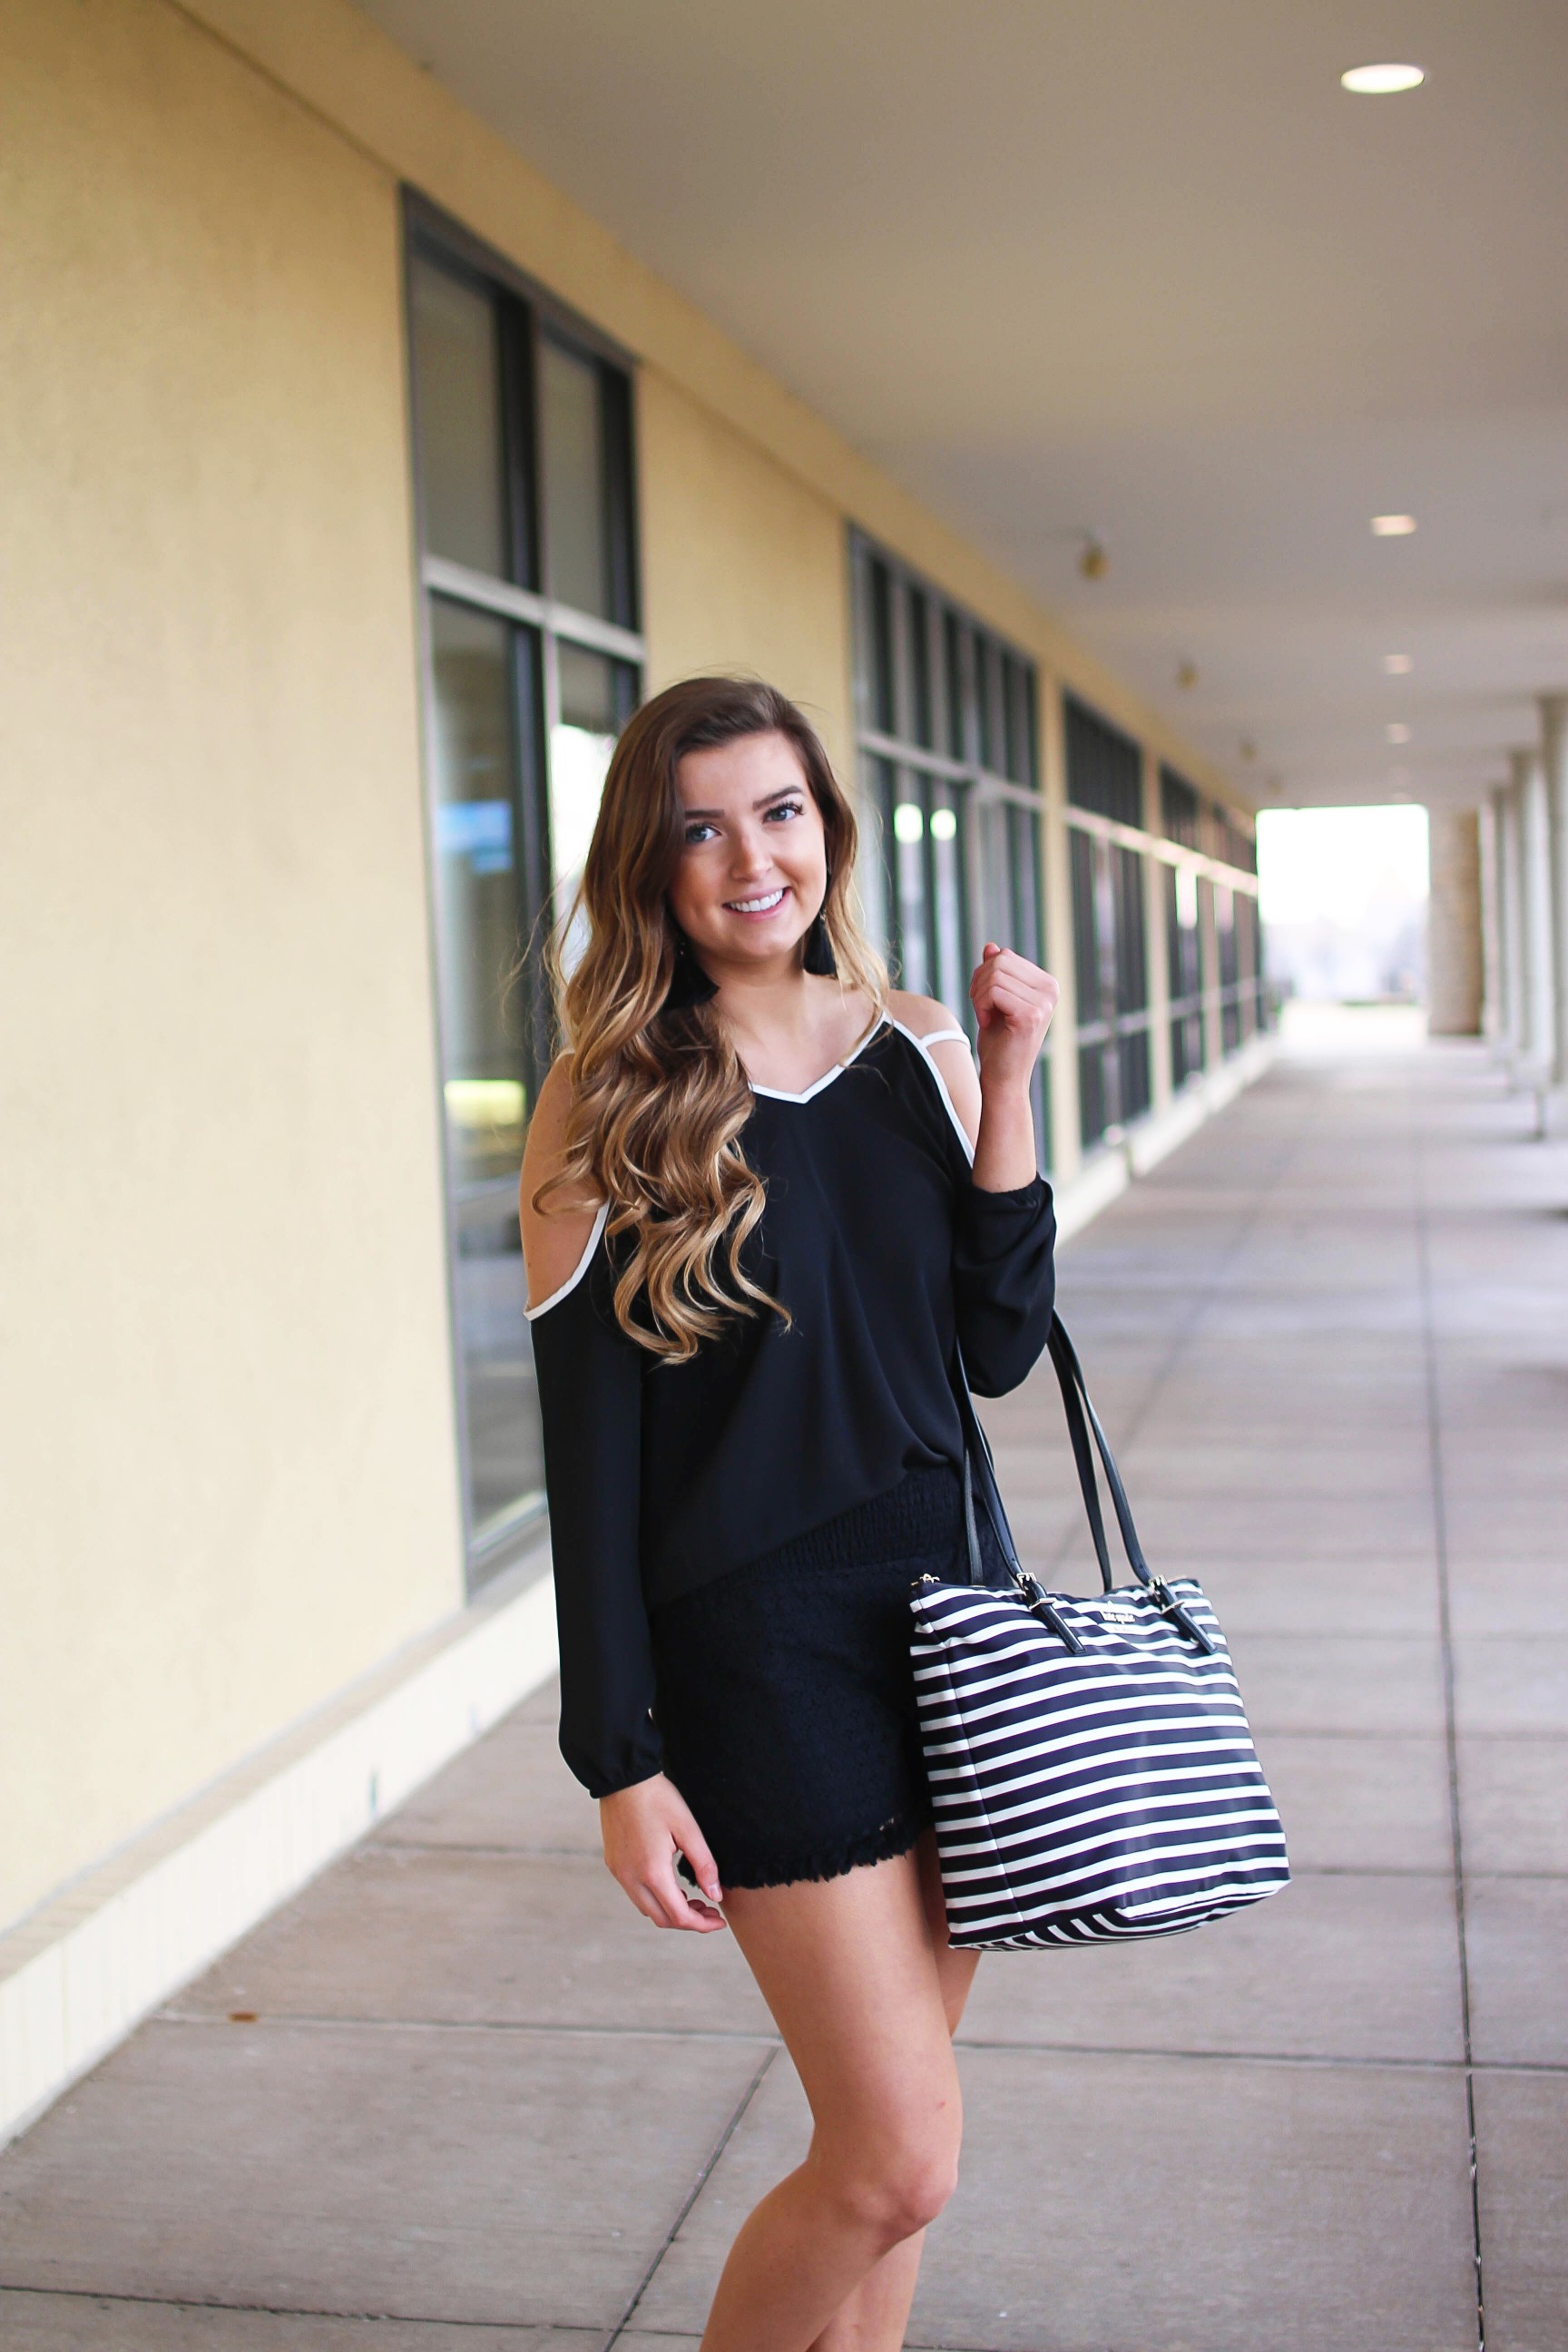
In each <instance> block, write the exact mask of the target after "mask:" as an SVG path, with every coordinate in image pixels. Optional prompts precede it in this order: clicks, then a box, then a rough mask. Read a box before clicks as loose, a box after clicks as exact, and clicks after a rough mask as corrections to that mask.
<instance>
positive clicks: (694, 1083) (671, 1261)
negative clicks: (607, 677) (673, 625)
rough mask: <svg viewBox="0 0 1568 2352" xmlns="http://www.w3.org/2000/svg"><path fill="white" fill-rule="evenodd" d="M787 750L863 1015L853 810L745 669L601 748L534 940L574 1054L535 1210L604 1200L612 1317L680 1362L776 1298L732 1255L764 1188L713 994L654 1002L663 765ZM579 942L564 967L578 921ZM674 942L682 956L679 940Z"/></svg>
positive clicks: (665, 825) (674, 774) (667, 821)
mask: <svg viewBox="0 0 1568 2352" xmlns="http://www.w3.org/2000/svg"><path fill="white" fill-rule="evenodd" d="M769 733H777V734H780V735H783V736H784V737H785V738H787V740H789V742H790V743H791V744H793V745H794V747H795V752H796V754H797V756H798V758H799V760H800V764H801V767H802V769H803V771H804V772H805V781H806V784H807V786H808V787H809V789H810V792H811V796H812V798H813V800H814V801H815V802H816V805H817V808H818V809H819V811H820V812H821V815H822V825H823V832H824V835H826V855H827V874H828V883H827V896H826V900H825V901H824V904H823V908H822V915H823V920H824V923H825V925H826V931H827V937H828V940H830V942H831V944H832V948H833V955H834V961H835V962H836V963H837V968H838V983H839V986H840V987H841V988H843V989H845V990H850V989H860V990H863V991H864V992H865V993H866V995H867V996H868V997H869V998H870V1000H871V1003H872V1004H873V1006H874V1007H875V1008H877V1010H878V1011H880V1010H881V1009H882V1008H883V1007H884V1006H885V1004H886V1003H887V995H888V973H887V967H886V966H885V964H884V963H883V961H882V959H881V958H880V956H879V955H878V953H877V951H876V950H875V949H874V948H873V947H872V946H871V945H870V944H869V942H868V940H867V939H866V937H865V935H864V933H863V932H862V931H861V929H860V926H859V922H858V919H857V916H856V913H855V908H854V900H853V898H852V895H851V879H852V877H853V873H854V867H855V852H856V845H857V831H856V824H855V814H854V811H853V810H852V809H851V807H850V805H849V803H848V800H847V798H846V796H845V794H844V793H843V791H842V789H841V788H840V786H839V783H838V781H837V777H836V776H835V775H834V773H833V770H832V767H831V766H830V764H829V762H828V759H827V754H826V751H824V750H823V748H822V744H821V742H820V741H819V740H818V738H817V735H816V730H814V729H813V728H812V727H811V726H810V724H809V723H808V722H807V720H806V719H805V718H804V717H803V716H802V714H801V712H800V711H799V710H797V709H796V708H795V704H794V703H793V702H791V701H789V700H788V699H787V698H786V697H785V696H784V695H782V694H780V693H779V692H778V691H777V689H776V688H773V687H771V686H764V685H763V683H762V682H761V681H760V680H757V679H750V678H732V677H689V678H685V679H683V680H682V681H681V682H680V684H679V685H677V686H670V687H667V688H665V690H664V692H663V693H662V694H658V695H655V697H654V698H653V700H652V701H651V702H647V703H645V704H644V705H643V707H642V709H640V710H639V711H637V715H636V716H635V717H634V718H633V719H632V720H631V721H630V723H629V725H628V726H627V727H626V731H625V733H624V734H623V735H622V736H621V739H620V740H619V742H618V743H617V744H616V751H615V756H614V757H613V759H612V760H611V761H610V768H609V773H608V775H607V776H606V778H605V790H604V796H603V799H602V800H601V802H600V805H599V815H598V821H597V823H596V824H595V827H594V838H593V841H592V843H591V845H590V846H589V850H588V856H587V859H586V862H585V863H584V868H583V878H582V881H581V884H580V885H579V887H578V889H577V891H576V894H575V896H574V899H573V902H572V905H571V906H570V907H569V908H567V909H566V910H565V912H564V914H563V917H562V919H560V921H559V922H558V923H557V926H556V929H555V930H554V933H553V935H552V940H551V943H550V948H549V950H548V962H549V969H550V973H551V979H552V984H553V986H554V991H555V1002H556V1009H557V1013H558V1015H559V1018H560V1023H561V1028H562V1032H563V1037H564V1041H565V1045H566V1047H567V1050H568V1051H569V1053H570V1055H571V1057H572V1087H573V1091H572V1105H571V1109H570V1111H569V1113H568V1117H567V1121H566V1131H565V1154H564V1159H563V1164H562V1166H561V1168H560V1169H559V1171H557V1173H556V1174H555V1175H553V1176H552V1177H550V1178H549V1179H548V1180H547V1181H546V1182H544V1183H543V1184H542V1185H541V1186H540V1187H539V1190H538V1192H536V1193H535V1195H534V1205H535V1207H536V1208H539V1209H541V1210H546V1211H548V1210H549V1209H550V1208H552V1206H553V1205H556V1199H557V1197H558V1196H559V1195H560V1194H561V1193H563V1192H567V1191H571V1192H573V1193H574V1196H575V1198H576V1199H578V1200H581V1199H582V1198H583V1197H584V1193H585V1192H591V1193H592V1195H593V1196H594V1197H595V1199H597V1200H599V1201H601V1202H607V1203H608V1207H609V1216H608V1219H607V1221H606V1233H607V1234H608V1235H609V1236H611V1237H615V1236H618V1235H621V1234H626V1235H629V1236H630V1247H629V1249H626V1250H625V1251H623V1252H622V1253H620V1254H619V1263H618V1270H617V1276H616V1288H615V1308H616V1317H617V1318H618V1320H619V1322H620V1323H621V1325H622V1328H624V1329H625V1330H626V1332H628V1333H629V1334H630V1336H631V1337H632V1339H635V1340H636V1341H637V1343H638V1345H639V1346H641V1347H643V1348H646V1349H647V1350H648V1352H649V1353H650V1354H651V1355H653V1356H656V1357H659V1358H661V1359H664V1360H667V1361H669V1362H673V1363H684V1362H687V1361H688V1360H689V1359H690V1358H691V1357H692V1356H694V1355H695V1354H696V1352H697V1350H698V1348H699V1347H700V1345H701V1343H702V1342H703V1341H704V1340H705V1339H712V1338H714V1337H715V1336H716V1335H717V1334H718V1333H719V1332H720V1331H721V1329H722V1328H723V1327H724V1325H725V1323H726V1321H727V1320H729V1319H730V1318H732V1317H734V1316H736V1315H741V1316H754V1315H756V1314H759V1313H761V1312H763V1311H766V1310H770V1309H771V1310H772V1311H773V1312H774V1313H775V1314H777V1315H778V1316H780V1318H782V1319H783V1321H784V1323H786V1324H787V1323H788V1321H789V1312H788V1309H787V1308H786V1307H784V1306H783V1305H782V1303H781V1302H780V1301H779V1300H778V1299H776V1298H774V1297H772V1296H771V1294H770V1293H769V1292H767V1291H766V1290H764V1289H763V1288H762V1287H761V1286H760V1285H759V1284H757V1283H756V1282H755V1281H753V1280H752V1277H751V1276H749V1275H748V1274H747V1273H746V1271H745V1268H744V1267H743V1265H742V1263H741V1253H742V1248H743V1246H744V1244H745V1242H746V1240H747V1237H748V1236H749V1235H750V1234H752V1231H753V1230H754V1228H755V1226H756V1224H757V1222H758V1220H759V1219H760V1217H761V1216H762V1213H763V1204H764V1201H765V1198H766V1194H765V1190H764V1187H763V1180H762V1178H761V1177H760V1176H759V1175H758V1174H757V1172H756V1171H755V1170H754V1169H753V1168H752V1167H750V1166H748V1164H747V1161H746V1158H745V1154H744V1153H743V1151H742V1149H741V1130H742V1128H743V1127H744V1126H745V1124H746V1120H747V1118H748V1116H749V1114H750V1112H751V1108H752V1096H751V1091H750V1089H749V1087H748V1086H747V1083H746V1079H745V1076H744V1074H743V1072H742V1067H741V1061H740V1056H739V1055H738V1054H737V1053H736V1051H735V1048H734V1045H733V1044H732V1043H731V1039H730V1037H729V1035H728V1034H727V1033H726V1031H725V1029H724V1026H723V1024H722V1023H721V1020H720V1019H719V1017H718V1014H717V1013H716V1011H715V1009H714V1006H713V1004H712V1003H701V1004H690V1005H686V1006H682V1007H679V1008H677V1009H666V1005H665V999H666V998H667V996H668V993H669V987H670V981H671V978H672V976H673V974H674V971H675V968H676V957H677V953H678V951H679V948H680V946H681V934H680V931H679V927H678V925H677V923H676V919H675V917H674V915H673V914H672V912H671V911H670V907H669V887H670V884H671V883H672V881H673V880H674V878H675V871H676V867H677V866H678V864H679V859H680V855H681V850H682V848H683V846H684V842H685V823H684V814H683V811H682V806H681V800H680V791H679V781H678V771H679V765H680V761H681V760H682V759H683V758H684V757H685V755H686V753H687V752H688V751H706V750H708V749H710V748H711V747H712V746H713V745H715V744H719V743H729V742H733V741H734V740H736V739H737V738H738V737H741V736H744V735H763V734H769ZM584 920H585V923H586V929H587V944H586V946H585V947H584V949H583V951H582V953H581V955H580V956H579V957H578V958H577V960H576V961H575V962H574V963H573V964H572V965H571V968H570V969H568V968H567V954H566V950H567V942H568V940H571V941H572V942H573V944H574V946H575V944H576V942H577V941H579V940H581V938H582V933H583V928H584ZM688 952H689V950H688Z"/></svg>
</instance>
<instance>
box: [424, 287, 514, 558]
mask: <svg viewBox="0 0 1568 2352" xmlns="http://www.w3.org/2000/svg"><path fill="white" fill-rule="evenodd" d="M409 324H410V330H411V332H412V335H413V339H414V381H415V413H416V448H417V457H418V464H419V496H420V504H421V508H422V509H423V520H424V527H425V543H426V547H427V548H428V549H429V550H430V551H431V553H432V554H433V555H444V556H446V557H447V560H448V561H449V562H453V563H467V564H468V565H470V566H471V567H472V569H473V570H474V571H476V572H493V573H495V574H497V575H498V576H502V577H504V575H505V573H506V570H507V565H506V561H505V529H504V521H503V503H502V499H501V480H502V478H501V423H500V349H499V344H498V339H497V332H496V312H495V305H494V303H493V302H492V301H491V300H490V299H489V295H488V294H486V293H484V292H482V291H481V290H480V289H479V288H477V287H474V286H469V285H468V284H466V283H465V282H464V281H463V280H462V279H460V278H454V277H453V276H452V275H451V274H450V272H449V271H447V270H445V269H439V268H437V267H436V265H435V264H434V263H433V262H431V261H427V260H426V258H425V257H424V256H423V255H419V254H416V256H415V257H414V259H413V261H412V262H411V264H410V268H409Z"/></svg>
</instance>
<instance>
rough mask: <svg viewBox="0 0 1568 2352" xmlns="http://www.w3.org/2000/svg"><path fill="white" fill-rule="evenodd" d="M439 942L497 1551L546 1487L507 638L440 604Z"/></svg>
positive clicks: (487, 1512) (476, 1491)
mask: <svg viewBox="0 0 1568 2352" xmlns="http://www.w3.org/2000/svg"><path fill="white" fill-rule="evenodd" d="M431 654H432V674H433V683H434V688H435V737H436V745H435V779H434V781H435V786H436V793H435V808H434V820H435V835H436V840H435V869H436V939H437V970H438V973H439V988H440V1006H441V1044H442V1063H443V1071H444V1087H443V1094H444V1099H445V1103H446V1113H447V1167H448V1171H449V1173H448V1182H449V1188H450V1213H451V1218H452V1224H453V1229H454V1238H455V1242H456V1250H455V1255H454V1260H453V1269H452V1281H453V1290H454V1298H455V1307H456V1323H457V1339H458V1371H459V1378H460V1380H461V1381H462V1390H463V1394H462V1409H463V1423H464V1434H465V1440H466V1452H467V1455H468V1506H469V1520H470V1537H471V1540H472V1541H473V1543H474V1544H475V1546H476V1547H478V1548H482V1547H484V1546H486V1545H488V1544H490V1543H493V1542H494V1541H495V1540H496V1539H497V1538H498V1537H499V1536H500V1535H503V1534H504V1533H505V1531H506V1529H507V1528H509V1527H510V1525H512V1524H513V1523H514V1522H516V1521H518V1520H520V1519H521V1518H523V1517H527V1516H528V1514H529V1513H530V1512H531V1510H532V1509H534V1508H535V1507H536V1505H537V1500H538V1496H539V1494H540V1491H541V1489H542V1484H543V1466H542V1454H541V1449H540V1442H539V1416H538V1406H537V1399H536V1396H535V1393H534V1374H533V1359H532V1351H531V1348H530V1346H529V1342H528V1326H527V1323H526V1321H525V1320H524V1317H523V1307H524V1305H525V1303H526V1299H527V1282H526V1278H525V1276H524V1271H523V1263H522V1248H521V1231H520V1228H519V1225H518V1216H517V1169H518V1163H519V1161H520V1160H521V1156H522V1136H523V1126H524V1120H525V1117H526V1112H527V1100H526V1090H525V1087H524V1081H523V1056H522V1049H521V1043H520V1041H519V1038H518V1036H517V1034H516V1031H515V1026H514V1023H513V1021H512V1020H511V1018H510V987H509V983H510V973H511V971H512V969H513V967H514V966H515V963H516V961H517V949H518V874H517V856H516V814H515V813H516V802H515V797H514V796H515V793H516V778H517V774H518V752H519V748H520V747H519V744H518V740H517V731H518V730H517V721H516V692H515V684H514V673H513V663H514V660H515V658H516V650H515V640H514V633H513V631H512V630H511V628H510V626H509V625H507V624H506V623H505V622H503V621H500V620H497V619H495V618H493V617H492V616H491V615H490V614H486V613H479V612H476V611H474V610H473V609H472V608H470V607H468V606H467V605H462V604H451V603H448V602H447V600H446V599H445V598H444V597H437V598H434V599H433V600H432V604H431Z"/></svg>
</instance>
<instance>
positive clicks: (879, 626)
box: [867, 563, 899, 735]
mask: <svg viewBox="0 0 1568 2352" xmlns="http://www.w3.org/2000/svg"><path fill="white" fill-rule="evenodd" d="M867 587H868V597H869V602H870V606H871V610H870V615H869V618H870V624H871V643H870V648H869V651H870V664H869V667H870V673H871V678H870V685H871V696H870V701H871V724H872V726H873V727H875V728H876V729H877V730H878V732H879V734H882V735H896V734H897V732H898V723H899V722H898V714H897V709H896V698H895V695H894V691H893V583H892V581H891V580H890V579H889V576H888V567H887V565H886V564H885V563H873V564H871V565H870V566H869V567H868V574H867Z"/></svg>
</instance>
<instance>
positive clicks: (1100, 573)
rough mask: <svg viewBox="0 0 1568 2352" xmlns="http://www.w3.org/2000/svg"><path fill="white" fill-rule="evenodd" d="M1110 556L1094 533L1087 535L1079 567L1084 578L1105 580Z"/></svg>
mask: <svg viewBox="0 0 1568 2352" xmlns="http://www.w3.org/2000/svg"><path fill="white" fill-rule="evenodd" d="M1109 567H1110V556H1109V555H1107V553H1106V551H1105V550H1104V548H1103V547H1102V546H1101V544H1100V541H1099V540H1098V539H1096V538H1095V537H1094V536H1093V534H1092V533H1090V534H1089V535H1088V536H1086V538H1085V540H1084V543H1083V552H1082V554H1081V555H1080V556H1079V560H1078V568H1079V571H1080V572H1082V574H1083V576H1084V578H1085V579H1086V580H1103V579H1104V577H1105V574H1106V572H1107V570H1108V569H1109Z"/></svg>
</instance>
